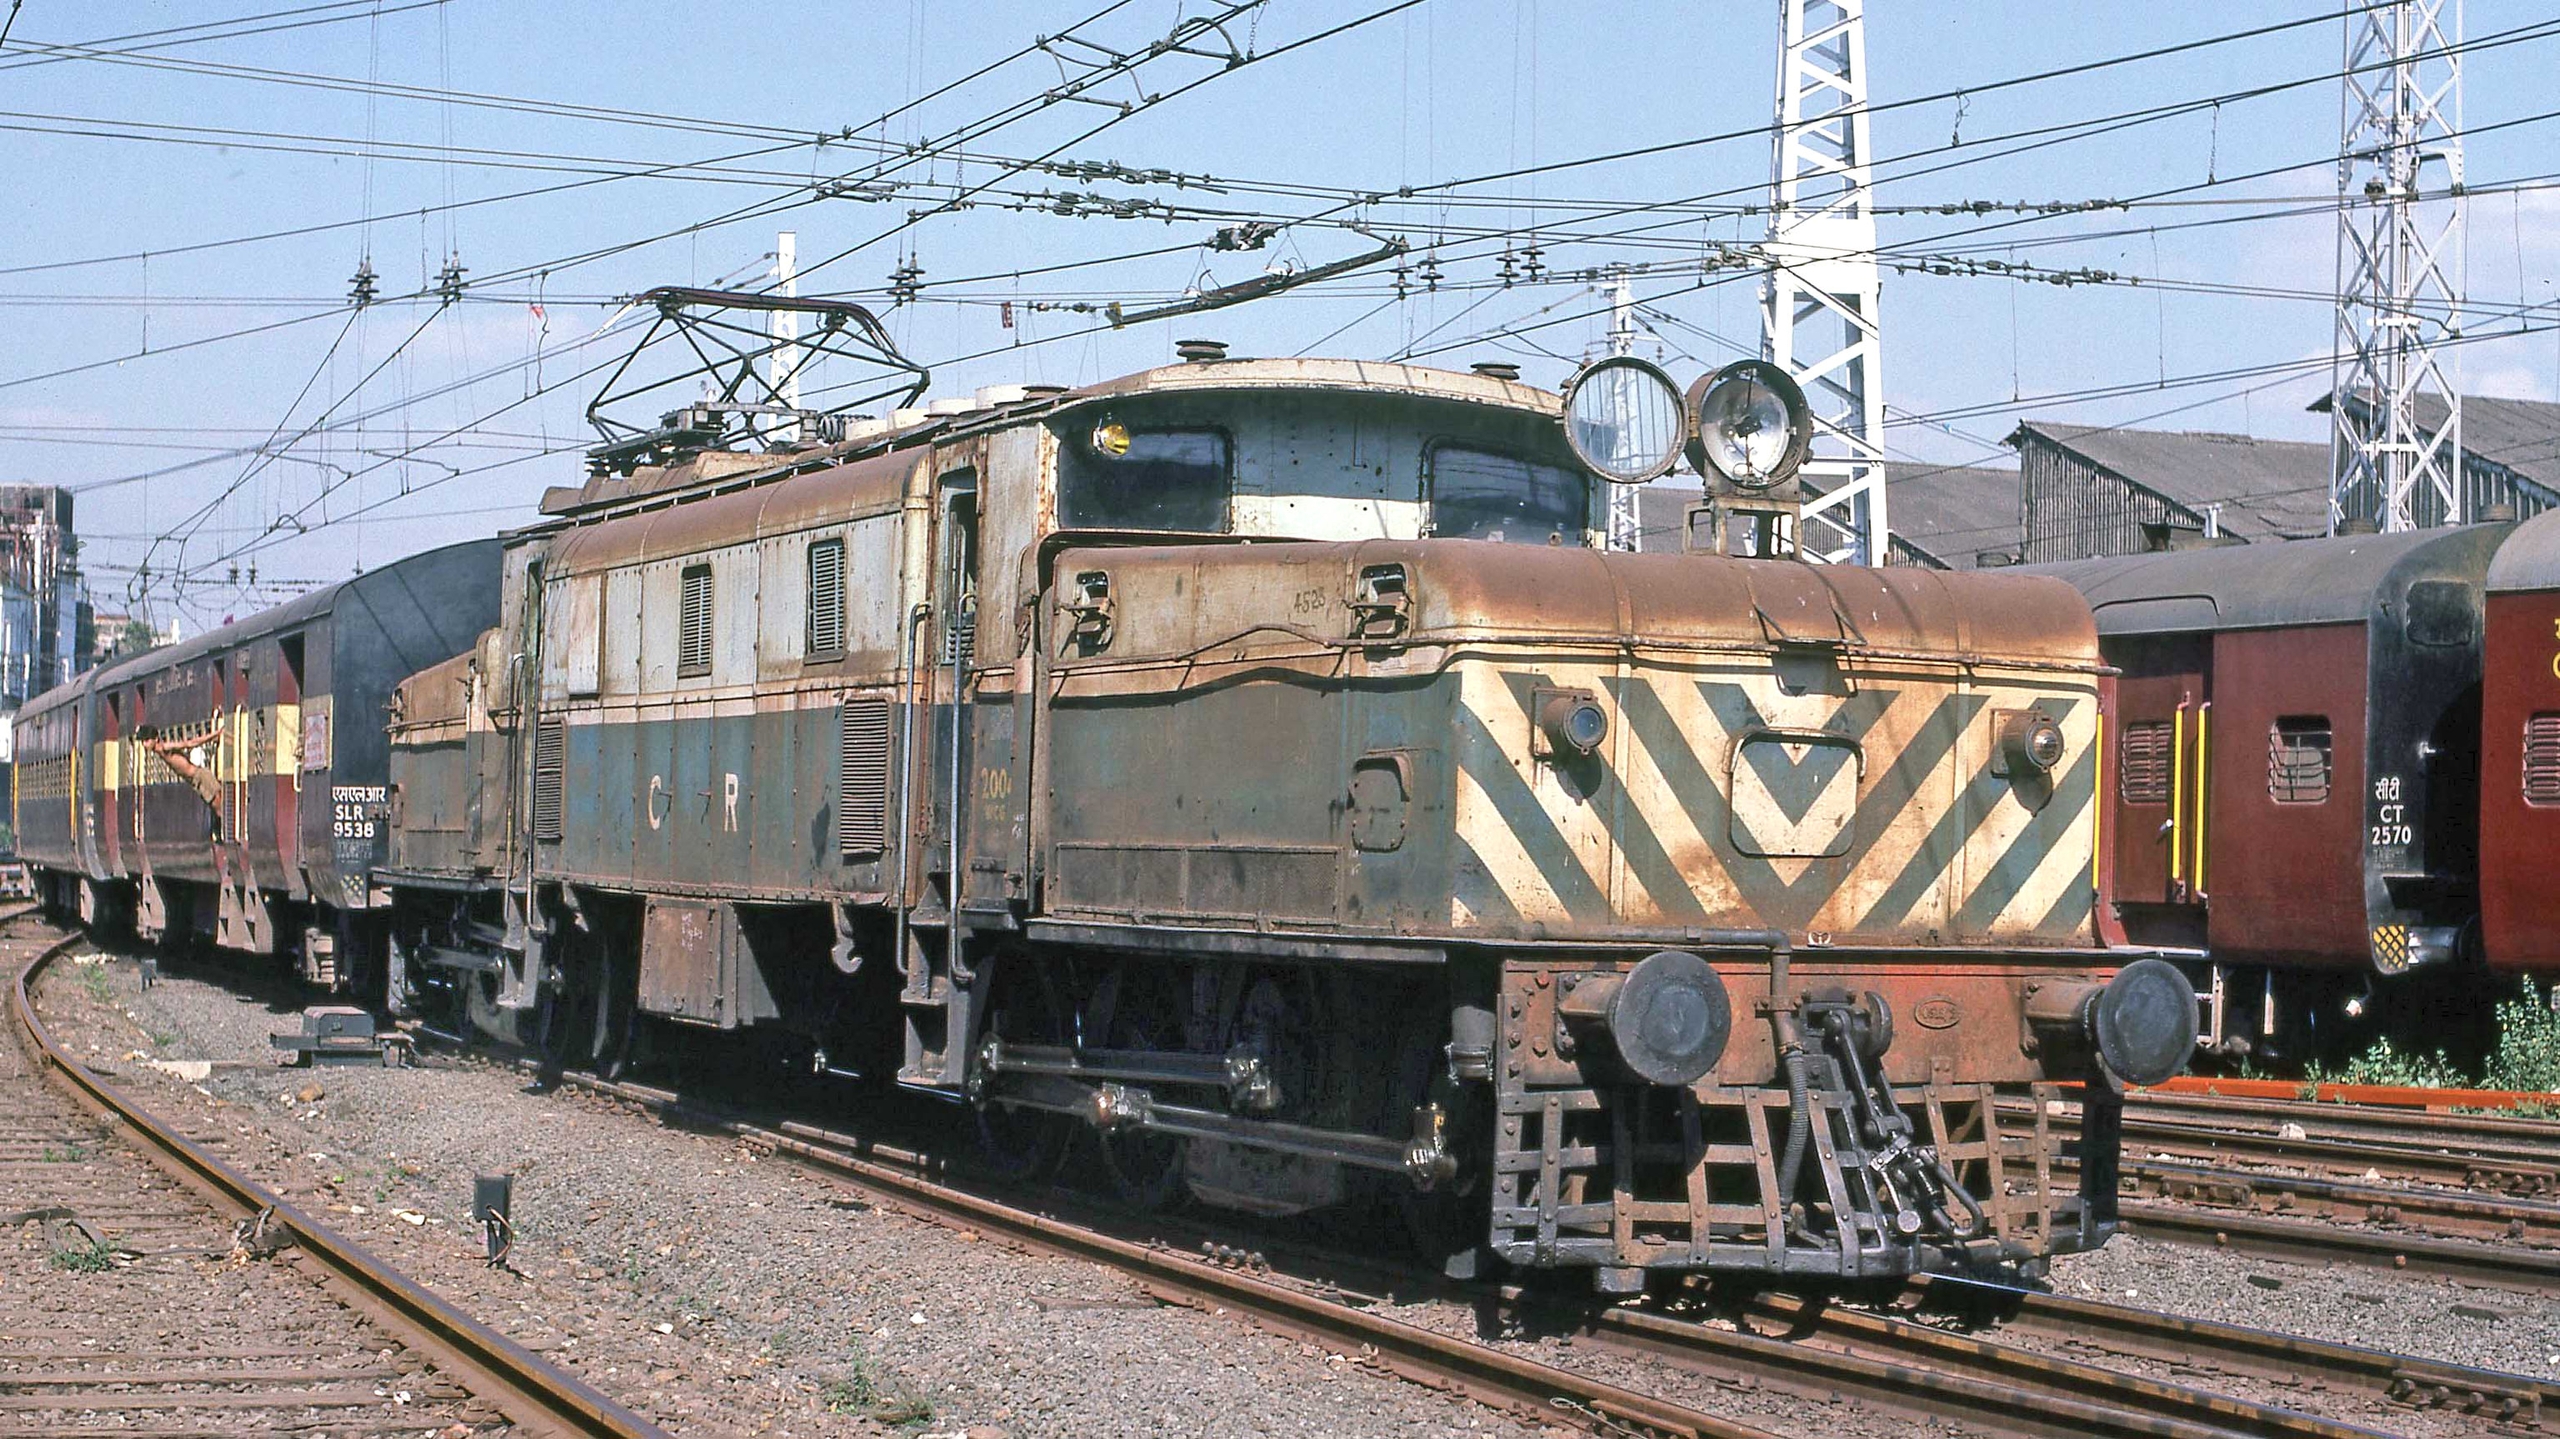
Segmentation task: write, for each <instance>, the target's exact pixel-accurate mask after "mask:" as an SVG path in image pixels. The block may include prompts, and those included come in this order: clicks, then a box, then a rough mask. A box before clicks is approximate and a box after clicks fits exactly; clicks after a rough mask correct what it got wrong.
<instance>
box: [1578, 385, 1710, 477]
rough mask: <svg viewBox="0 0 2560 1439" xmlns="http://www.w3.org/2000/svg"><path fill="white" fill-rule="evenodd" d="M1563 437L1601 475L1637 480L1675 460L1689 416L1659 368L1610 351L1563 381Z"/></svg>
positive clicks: (1686, 432) (1684, 438)
mask: <svg viewBox="0 0 2560 1439" xmlns="http://www.w3.org/2000/svg"><path fill="white" fill-rule="evenodd" d="M1564 437H1565V443H1567V444H1569V445H1571V446H1572V447H1573V453H1574V454H1575V455H1576V456H1577V457H1579V458H1580V459H1581V461H1582V462H1583V463H1584V464H1586V465H1589V466H1590V467H1591V469H1592V472H1593V473H1595V474H1597V475H1599V476H1600V478H1602V479H1604V480H1608V481H1610V482H1611V483H1613V484H1621V485H1636V484H1642V483H1644V482H1645V481H1646V480H1650V479H1652V478H1653V477H1654V476H1656V475H1659V474H1662V473H1663V472H1664V471H1666V470H1669V469H1670V468H1671V467H1672V466H1673V465H1675V464H1677V463H1679V461H1680V450H1681V448H1682V446H1684V445H1686V444H1687V443H1688V440H1689V415H1688V411H1687V410H1686V409H1685V408H1684V407H1683V405H1682V403H1681V397H1680V387H1679V386H1678V385H1676V384H1674V383H1672V380H1671V377H1670V376H1669V375H1666V374H1664V373H1663V372H1662V369H1661V367H1659V366H1657V365H1654V364H1651V363H1649V362H1647V361H1644V360H1639V359H1636V358H1635V357H1634V356H1632V355H1612V356H1610V357H1609V358H1608V359H1605V360H1602V361H1600V362H1599V363H1598V364H1596V365H1593V366H1591V367H1590V368H1589V369H1586V370H1584V371H1583V372H1582V373H1581V374H1578V375H1576V376H1574V377H1573V382H1572V383H1571V384H1569V385H1567V386H1565V390H1564Z"/></svg>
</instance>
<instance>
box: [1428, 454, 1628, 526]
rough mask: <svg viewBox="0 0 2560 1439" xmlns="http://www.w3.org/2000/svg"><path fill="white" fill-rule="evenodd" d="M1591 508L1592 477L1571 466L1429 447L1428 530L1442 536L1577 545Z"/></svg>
mask: <svg viewBox="0 0 2560 1439" xmlns="http://www.w3.org/2000/svg"><path fill="white" fill-rule="evenodd" d="M1590 512H1591V488H1590V482H1589V480H1588V479H1586V478H1585V477H1584V476H1583V475H1581V474H1579V473H1577V472H1575V471H1573V470H1568V469H1565V468H1562V467H1561V466H1557V465H1542V464H1538V463H1535V462H1534V461H1530V460H1523V459H1519V458H1517V457H1515V456H1512V455H1503V454H1496V453H1494V452H1492V451H1490V450H1471V449H1467V448H1464V447H1463V446H1459V445H1441V446H1439V447H1437V448H1435V449H1434V450H1432V452H1431V533H1432V534H1433V535H1435V536H1437V537H1439V538H1441V539H1455V540H1507V541H1510V542H1511V543H1513V544H1523V545H1544V544H1567V545H1579V544H1581V543H1583V527H1584V526H1585V524H1586V523H1587V522H1588V517H1589V515H1590Z"/></svg>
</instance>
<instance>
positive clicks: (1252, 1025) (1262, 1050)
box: [1225, 968, 1325, 1121]
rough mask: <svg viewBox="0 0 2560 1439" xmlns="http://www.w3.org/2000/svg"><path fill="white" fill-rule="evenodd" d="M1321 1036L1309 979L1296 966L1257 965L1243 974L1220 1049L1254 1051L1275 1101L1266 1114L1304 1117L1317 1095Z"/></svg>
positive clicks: (1320, 1075) (1321, 1064)
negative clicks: (1273, 1086)
mask: <svg viewBox="0 0 2560 1439" xmlns="http://www.w3.org/2000/svg"><path fill="white" fill-rule="evenodd" d="M1324 1035H1325V1029H1324V1012H1323V1007H1322V1005H1321V1004H1319V1003H1318V1001H1317V997H1316V986H1315V982H1314V980H1313V979H1312V978H1310V977H1309V976H1308V975H1307V974H1306V973H1304V972H1303V971H1299V970H1293V969H1278V968H1262V969H1256V970H1253V971H1251V972H1250V973H1248V974H1247V975H1246V976H1245V979H1244V992H1243V994H1242V995H1241V996H1239V997H1238V999H1237V1001H1236V1007H1235V1012H1234V1013H1233V1014H1232V1015H1231V1016H1229V1018H1228V1020H1227V1036H1226V1046H1225V1047H1226V1048H1228V1049H1230V1050H1233V1049H1236V1048H1239V1047H1241V1048H1244V1049H1246V1050H1249V1051H1251V1052H1252V1053H1254V1054H1257V1055H1260V1056H1261V1057H1262V1062H1263V1065H1264V1066H1265V1067H1266V1068H1268V1069H1269V1070H1270V1071H1271V1078H1272V1080H1273V1082H1274V1083H1275V1084H1276V1086H1277V1087H1278V1089H1279V1091H1280V1103H1279V1105H1278V1106H1277V1107H1276V1108H1274V1109H1273V1110H1272V1112H1271V1113H1270V1115H1269V1116H1268V1117H1269V1118H1272V1119H1286V1120H1294V1121H1305V1120H1310V1119H1313V1118H1314V1117H1315V1114H1316V1109H1317V1105H1318V1103H1319V1101H1320V1100H1321V1098H1322V1095H1323V1087H1324V1079H1325V1071H1324V1057H1325V1048H1324Z"/></svg>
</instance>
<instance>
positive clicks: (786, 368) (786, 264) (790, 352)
mask: <svg viewBox="0 0 2560 1439" xmlns="http://www.w3.org/2000/svg"><path fill="white" fill-rule="evenodd" d="M773 283H774V286H775V288H776V289H777V290H779V291H780V292H781V294H782V297H783V298H784V299H788V300H796V299H798V298H799V297H800V233H799V232H798V231H796V230H784V231H782V232H781V233H780V234H778V235H775V236H774V237H773ZM773 340H774V351H773V390H774V397H775V398H776V399H777V400H779V401H780V402H781V403H783V404H785V405H788V406H790V407H791V408H792V409H795V410H796V409H798V408H800V316H799V315H798V314H797V313H795V312H793V311H790V310H776V311H774V312H773ZM799 438H800V422H799V421H798V420H793V421H791V422H790V423H789V424H786V425H781V426H777V427H776V428H775V430H774V432H773V440H774V443H776V444H782V445H788V444H792V443H794V442H796V441H797V440H798V439H799Z"/></svg>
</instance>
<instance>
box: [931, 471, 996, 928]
mask: <svg viewBox="0 0 2560 1439" xmlns="http://www.w3.org/2000/svg"><path fill="white" fill-rule="evenodd" d="M934 488H935V491H936V493H937V495H938V497H939V501H940V503H939V505H938V507H937V510H936V518H935V525H934V541H933V544H934V595H933V611H934V624H933V664H932V674H933V683H932V694H933V704H932V706H931V707H930V712H931V713H932V714H933V716H934V737H933V741H932V743H931V744H930V745H929V746H928V749H929V751H930V752H931V753H932V754H933V755H934V756H935V763H934V766H933V796H932V798H930V799H929V800H927V801H926V808H927V809H928V810H929V811H930V812H931V813H932V814H934V815H935V816H937V822H936V823H935V824H934V825H933V826H932V831H933V833H934V835H935V837H936V849H935V852H934V853H932V854H930V855H928V856H926V857H925V862H924V866H923V868H924V872H925V874H926V875H927V876H933V875H939V876H941V880H940V883H939V884H938V885H928V887H927V894H928V897H929V898H933V897H938V898H939V899H940V901H941V903H942V904H943V906H944V907H945V909H946V910H956V909H957V908H958V906H959V903H960V901H961V898H962V893H961V883H962V881H963V880H965V878H966V877H967V875H968V839H967V831H968V823H969V818H970V815H969V808H970V805H969V800H970V797H971V795H972V794H973V793H974V789H973V787H972V786H971V785H970V784H969V778H970V774H971V765H972V762H973V752H974V751H975V749H976V748H977V746H976V745H975V744H973V743H972V741H973V739H974V738H975V730H976V727H977V726H976V712H977V710H978V708H979V706H978V703H977V694H978V690H979V688H980V686H981V685H982V684H984V682H985V681H984V678H983V675H982V673H981V671H980V670H979V668H978V658H979V656H978V477H977V474H976V472H975V471H974V470H955V471H953V472H951V473H949V474H946V475H944V476H942V477H941V479H939V480H938V481H936V483H935V486H934Z"/></svg>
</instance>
